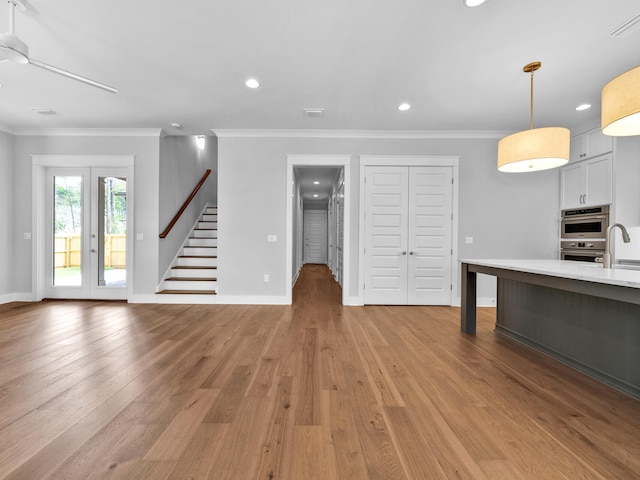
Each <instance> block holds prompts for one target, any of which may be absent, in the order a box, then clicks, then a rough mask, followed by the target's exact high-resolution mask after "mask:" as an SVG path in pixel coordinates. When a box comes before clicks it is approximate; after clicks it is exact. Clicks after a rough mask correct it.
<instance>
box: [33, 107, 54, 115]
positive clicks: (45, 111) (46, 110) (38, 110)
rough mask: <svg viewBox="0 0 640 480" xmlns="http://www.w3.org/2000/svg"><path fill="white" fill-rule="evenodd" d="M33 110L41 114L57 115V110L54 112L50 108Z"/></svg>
mask: <svg viewBox="0 0 640 480" xmlns="http://www.w3.org/2000/svg"><path fill="white" fill-rule="evenodd" d="M31 110H33V111H34V112H36V113H39V114H40V115H55V114H56V112H54V111H53V110H51V109H50V108H32V109H31Z"/></svg>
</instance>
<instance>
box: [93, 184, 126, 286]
mask: <svg viewBox="0 0 640 480" xmlns="http://www.w3.org/2000/svg"><path fill="white" fill-rule="evenodd" d="M97 193H98V212H99V218H98V230H97V235H98V238H97V250H98V252H97V253H98V268H97V276H98V278H97V285H98V286H100V287H126V285H127V248H126V247H127V180H126V178H120V177H110V176H99V177H98V192H97Z"/></svg>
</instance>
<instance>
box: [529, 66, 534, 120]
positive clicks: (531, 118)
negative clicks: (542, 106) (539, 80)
mask: <svg viewBox="0 0 640 480" xmlns="http://www.w3.org/2000/svg"><path fill="white" fill-rule="evenodd" d="M529 111H530V114H529V129H531V130H533V72H531V109H530V110H529Z"/></svg>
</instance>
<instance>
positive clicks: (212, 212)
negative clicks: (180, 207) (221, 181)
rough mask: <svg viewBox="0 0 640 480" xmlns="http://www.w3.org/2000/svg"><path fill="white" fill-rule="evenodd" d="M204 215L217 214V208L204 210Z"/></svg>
mask: <svg viewBox="0 0 640 480" xmlns="http://www.w3.org/2000/svg"><path fill="white" fill-rule="evenodd" d="M204 214H205V215H217V214H218V208H217V207H209V208H207V209H206V210H205V212H204Z"/></svg>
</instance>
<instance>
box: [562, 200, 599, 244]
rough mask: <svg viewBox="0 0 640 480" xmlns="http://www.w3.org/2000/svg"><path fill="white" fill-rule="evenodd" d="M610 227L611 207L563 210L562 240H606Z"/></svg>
mask: <svg viewBox="0 0 640 480" xmlns="http://www.w3.org/2000/svg"><path fill="white" fill-rule="evenodd" d="M608 226H609V205H603V206H600V207H589V208H578V209H569V210H562V223H561V229H560V237H561V238H562V239H573V238H590V239H598V238H602V239H604V237H605V233H606V231H607V227H608Z"/></svg>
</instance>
